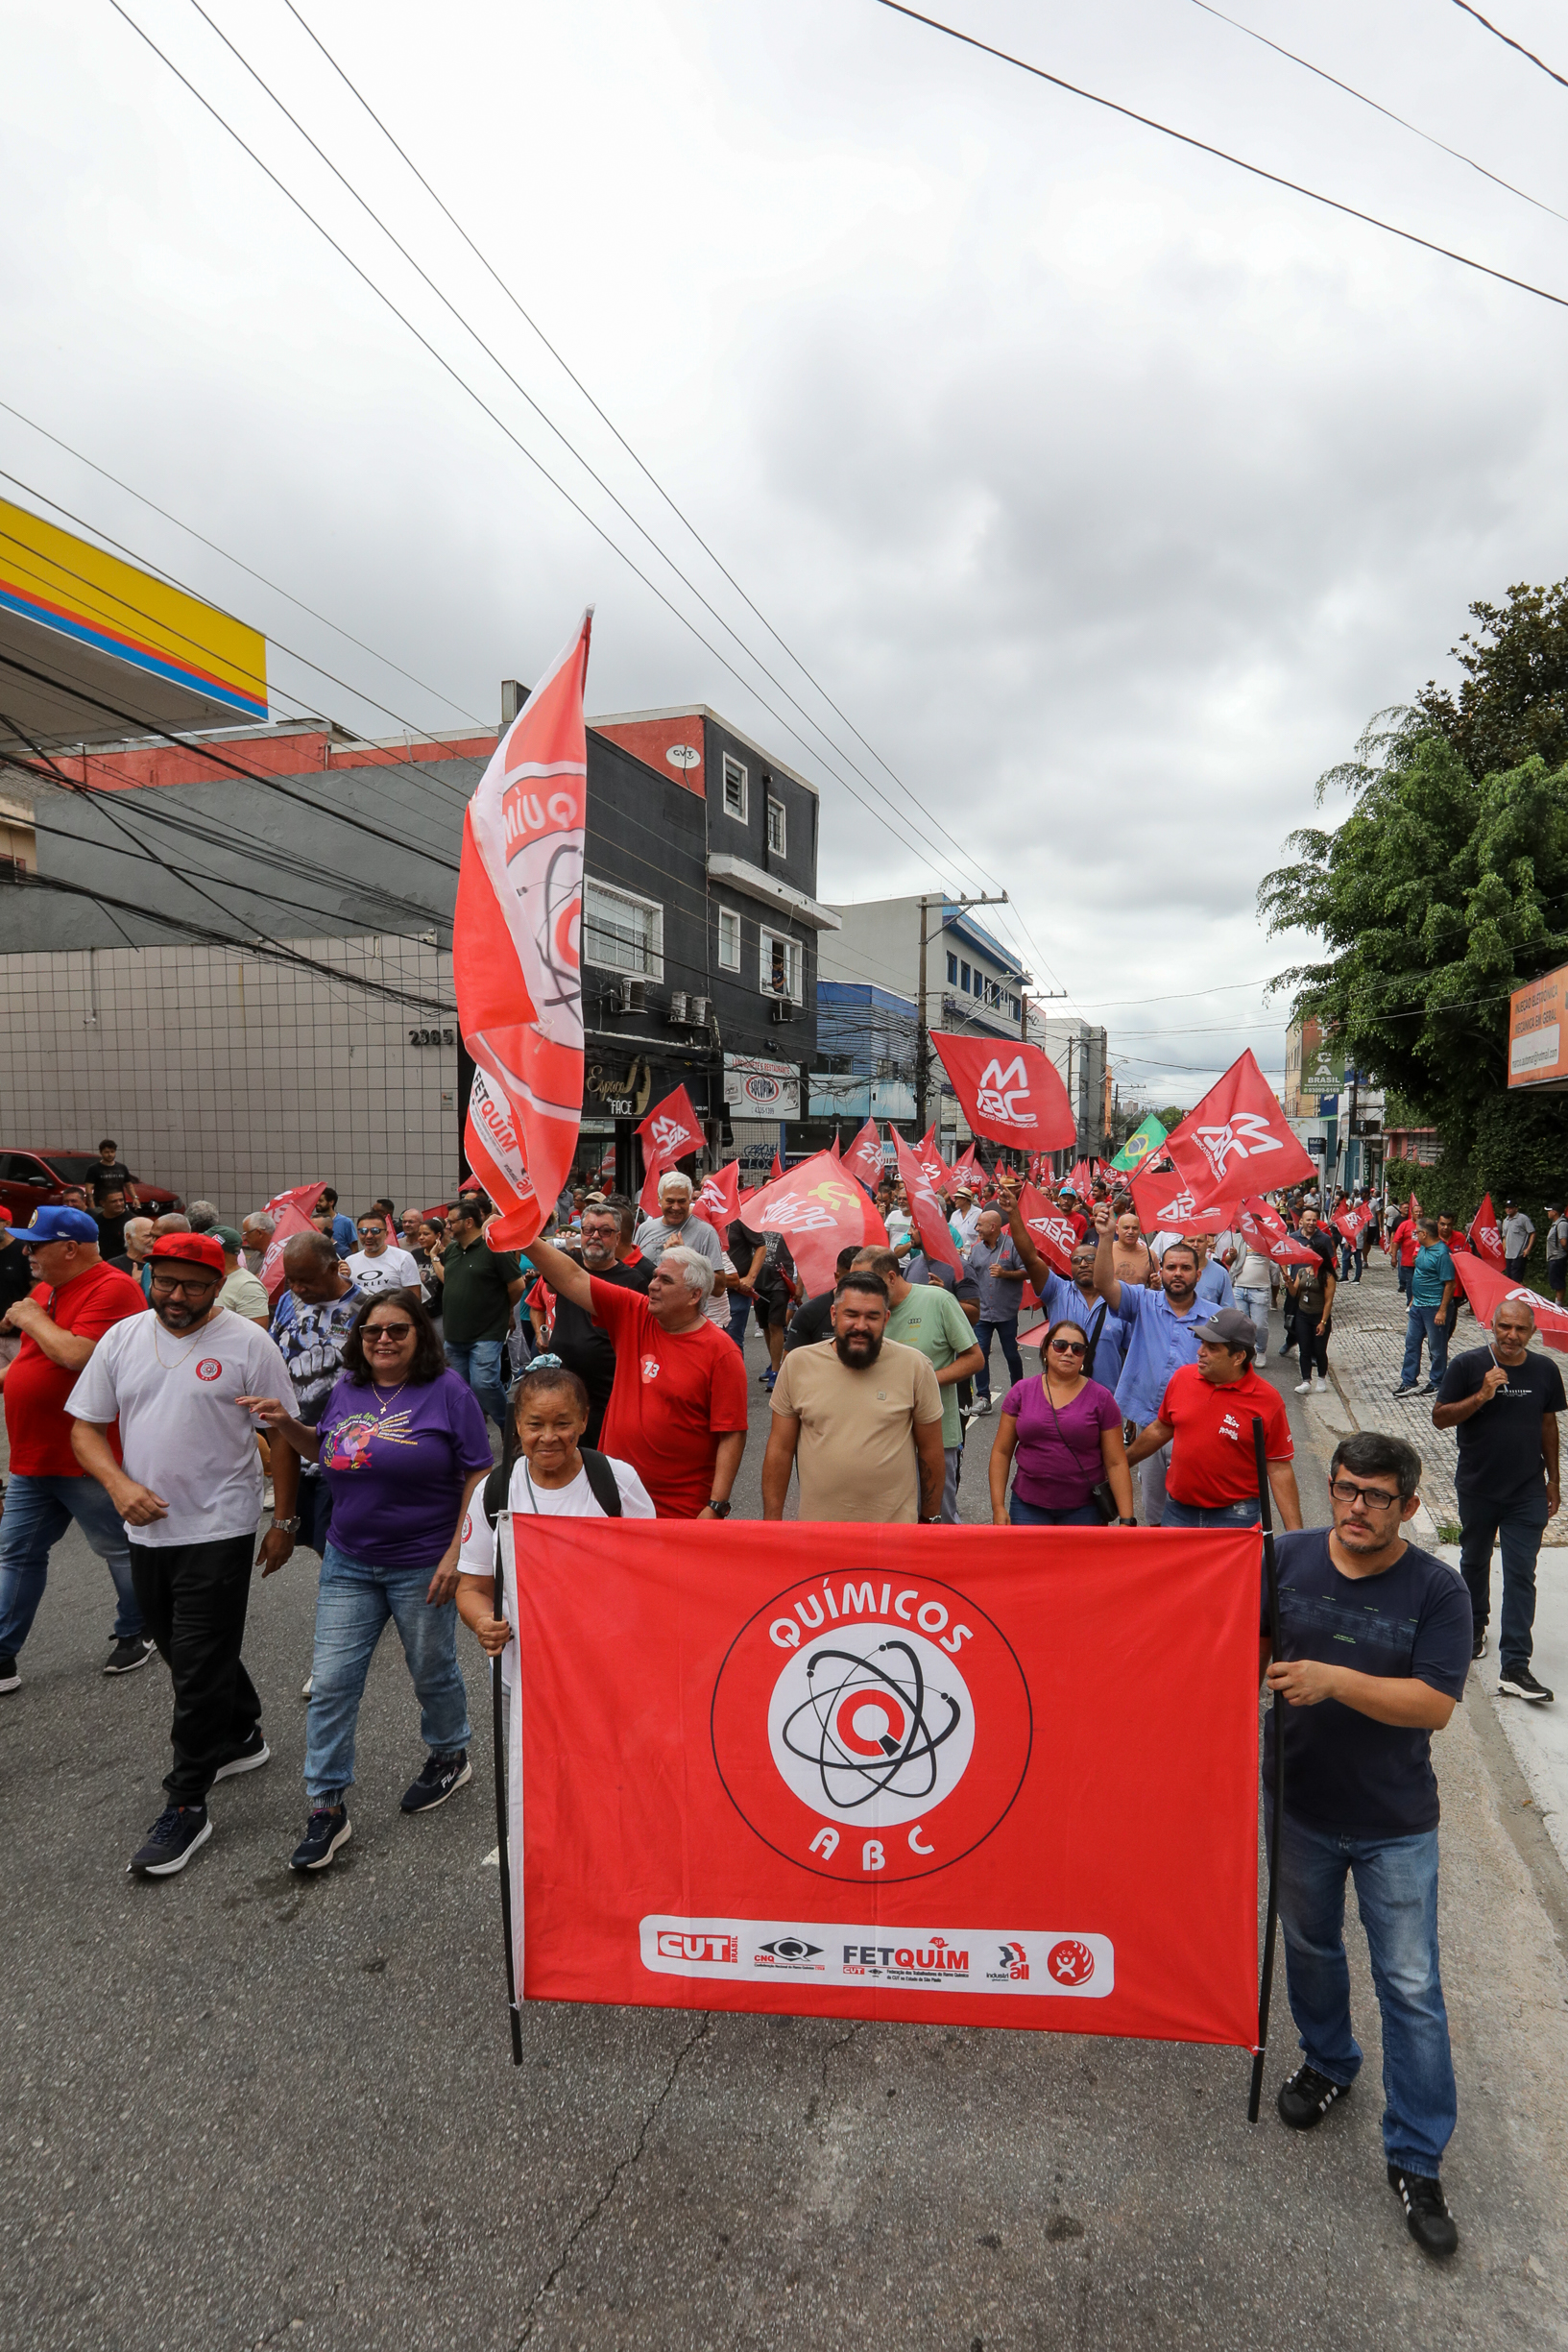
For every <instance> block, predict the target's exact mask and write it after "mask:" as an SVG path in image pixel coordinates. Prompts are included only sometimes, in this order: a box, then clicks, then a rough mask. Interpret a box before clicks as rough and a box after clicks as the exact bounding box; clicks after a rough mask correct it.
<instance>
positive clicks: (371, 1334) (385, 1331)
mask: <svg viewBox="0 0 1568 2352" xmlns="http://www.w3.org/2000/svg"><path fill="white" fill-rule="evenodd" d="M413 1328H414V1326H413V1324H412V1323H367V1325H366V1326H365V1342H366V1345H367V1346H371V1347H374V1346H375V1343H376V1341H377V1340H406V1339H407V1337H408V1335H409V1333H410V1332H411V1331H412V1330H413Z"/></svg>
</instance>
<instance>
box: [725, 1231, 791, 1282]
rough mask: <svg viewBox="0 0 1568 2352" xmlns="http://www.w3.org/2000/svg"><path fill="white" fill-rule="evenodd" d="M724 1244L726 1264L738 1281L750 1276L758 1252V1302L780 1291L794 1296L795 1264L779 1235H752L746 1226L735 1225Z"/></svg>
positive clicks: (785, 1243)
mask: <svg viewBox="0 0 1568 2352" xmlns="http://www.w3.org/2000/svg"><path fill="white" fill-rule="evenodd" d="M728 1243H729V1257H730V1263H731V1265H732V1266H733V1267H734V1268H735V1270H736V1273H737V1274H739V1275H740V1276H741V1278H742V1279H744V1278H745V1276H746V1275H747V1274H749V1273H751V1270H752V1261H753V1259H754V1258H755V1257H756V1255H757V1252H758V1250H759V1249H760V1250H761V1251H762V1253H763V1255H762V1263H761V1265H760V1267H759V1269H758V1273H757V1295H758V1297H760V1298H766V1297H770V1296H776V1295H777V1294H778V1293H779V1292H781V1291H783V1292H785V1293H787V1294H788V1295H789V1296H790V1297H793V1296H794V1290H795V1261H794V1259H793V1258H792V1257H791V1256H790V1254H789V1245H788V1243H787V1242H786V1241H785V1240H784V1235H783V1234H782V1233H754V1232H753V1231H752V1229H751V1227H750V1225H746V1224H738V1223H736V1224H733V1225H731V1227H730V1231H729V1236H728Z"/></svg>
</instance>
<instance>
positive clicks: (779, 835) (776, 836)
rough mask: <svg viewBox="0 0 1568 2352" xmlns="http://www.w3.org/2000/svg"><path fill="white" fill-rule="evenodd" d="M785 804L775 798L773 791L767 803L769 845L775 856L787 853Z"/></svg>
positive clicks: (782, 855)
mask: <svg viewBox="0 0 1568 2352" xmlns="http://www.w3.org/2000/svg"><path fill="white" fill-rule="evenodd" d="M784 844H785V836H784V802H783V801H782V800H775V799H774V798H773V795H772V794H771V792H770V793H769V795H768V804H767V845H768V848H769V850H770V851H771V852H772V854H773V856H774V857H775V858H782V857H784V855H785V846H784Z"/></svg>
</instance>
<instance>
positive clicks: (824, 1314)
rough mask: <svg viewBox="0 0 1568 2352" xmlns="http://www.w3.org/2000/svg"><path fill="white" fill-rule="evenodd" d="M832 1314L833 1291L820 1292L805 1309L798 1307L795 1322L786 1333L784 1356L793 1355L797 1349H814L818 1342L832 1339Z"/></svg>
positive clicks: (809, 1301)
mask: <svg viewBox="0 0 1568 2352" xmlns="http://www.w3.org/2000/svg"><path fill="white" fill-rule="evenodd" d="M832 1313H833V1294H832V1291H818V1293H817V1295H816V1297H814V1298H808V1300H807V1301H806V1304H805V1305H804V1306H803V1307H797V1308H796V1309H795V1315H794V1321H792V1322H791V1323H790V1326H789V1329H788V1330H787V1331H786V1332H785V1333H784V1354H785V1355H786V1356H787V1355H790V1354H792V1353H793V1352H794V1350H795V1349H796V1348H797V1347H814V1346H815V1345H816V1343H817V1341H818V1340H825V1339H829V1338H831V1337H832V1327H833V1326H832Z"/></svg>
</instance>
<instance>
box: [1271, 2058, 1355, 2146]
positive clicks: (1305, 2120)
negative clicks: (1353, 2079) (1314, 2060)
mask: <svg viewBox="0 0 1568 2352" xmlns="http://www.w3.org/2000/svg"><path fill="white" fill-rule="evenodd" d="M1349 2088H1350V2085H1349V2083H1347V2082H1331V2081H1330V2080H1329V2078H1328V2076H1327V2075H1326V2074H1320V2073H1318V2071H1317V2069H1316V2067H1315V2066H1298V2067H1297V2068H1296V2071H1295V2073H1293V2074H1292V2075H1291V2079H1290V2081H1289V2082H1282V2083H1281V2084H1280V2087H1279V2097H1278V2099H1277V2100H1276V2101H1275V2104H1276V2105H1277V2107H1278V2108H1279V2111H1280V2121H1281V2122H1285V2123H1289V2124H1290V2126H1291V2130H1292V2131H1311V2130H1312V2128H1313V2126H1314V2124H1315V2123H1320V2122H1322V2121H1323V2118H1324V2117H1325V2116H1326V2115H1327V2113H1328V2111H1329V2109H1330V2108H1331V2107H1332V2106H1333V2104H1334V2102H1335V2100H1336V2099H1337V2098H1343V2097H1344V2095H1345V2093H1346V2092H1347V2091H1348V2090H1349Z"/></svg>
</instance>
